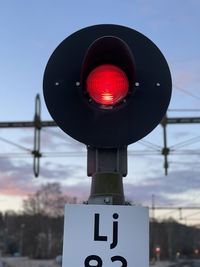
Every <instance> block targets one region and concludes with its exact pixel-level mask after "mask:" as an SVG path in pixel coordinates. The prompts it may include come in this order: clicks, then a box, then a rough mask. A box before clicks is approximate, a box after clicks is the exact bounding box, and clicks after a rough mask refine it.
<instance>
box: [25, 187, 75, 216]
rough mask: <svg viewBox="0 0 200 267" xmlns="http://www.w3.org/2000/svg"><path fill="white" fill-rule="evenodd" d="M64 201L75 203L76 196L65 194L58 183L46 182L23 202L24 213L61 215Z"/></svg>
mask: <svg viewBox="0 0 200 267" xmlns="http://www.w3.org/2000/svg"><path fill="white" fill-rule="evenodd" d="M66 203H76V198H72V197H69V196H66V195H64V194H63V193H62V191H61V186H60V184H59V183H47V184H46V185H43V186H41V189H39V190H38V191H37V192H36V193H35V194H33V195H30V196H29V197H28V198H27V199H26V200H24V202H23V208H24V213H25V214H30V215H34V214H43V215H48V216H50V217H57V216H60V215H63V212H64V205H65V204H66Z"/></svg>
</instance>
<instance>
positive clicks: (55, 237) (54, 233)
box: [0, 183, 200, 260]
mask: <svg viewBox="0 0 200 267" xmlns="http://www.w3.org/2000/svg"><path fill="white" fill-rule="evenodd" d="M65 203H76V198H72V197H69V196H65V195H64V194H63V193H62V191H61V188H60V185H59V184H58V183H51V184H50V183H49V184H46V185H43V186H42V187H41V188H40V189H39V190H38V191H37V192H36V193H35V194H33V195H31V196H29V197H28V198H27V199H26V200H25V201H24V209H23V212H22V213H20V214H18V213H15V212H12V211H7V212H5V213H4V214H3V213H0V251H1V253H2V254H3V255H14V254H17V255H22V256H29V257H32V258H40V259H43V258H54V257H56V256H57V255H60V254H62V246H63V226H64V214H63V213H64V204H65ZM158 248H159V249H158ZM199 251H200V229H199V228H197V227H192V226H186V225H184V224H180V223H177V222H176V221H173V220H166V221H162V222H158V221H155V220H154V221H152V222H151V223H150V257H151V258H158V257H159V258H160V259H171V260H174V259H176V258H178V257H181V258H198V257H199Z"/></svg>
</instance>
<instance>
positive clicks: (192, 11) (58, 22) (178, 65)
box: [0, 0, 200, 211]
mask: <svg viewBox="0 0 200 267" xmlns="http://www.w3.org/2000/svg"><path fill="white" fill-rule="evenodd" d="M199 10H200V2H199V1H198V0H190V1H188V0H185V1H183V0H176V1H172V0H169V1H163V0H151V1H149V0H125V1H122V0H115V1H114V0H101V1H94V0H85V1H81V0H73V1H69V0H65V1H64V0H59V1H53V0H43V1H39V0H34V1H33V0H30V1H26V0H8V1H3V0H0V73H1V74H0V122H4V121H31V120H33V116H34V99H35V96H36V94H37V93H39V94H40V98H41V103H42V119H43V120H51V116H50V115H49V113H48V111H47V108H46V105H45V103H44V99H43V89H42V83H43V74H44V69H45V66H46V64H47V61H48V59H49V57H50V55H51V54H52V52H53V51H54V49H55V48H56V47H57V46H58V45H59V43H60V42H61V41H63V40H64V39H65V38H66V37H67V36H69V35H70V34H72V33H73V32H75V31H77V30H80V29H82V28H84V27H87V26H91V25H95V24H118V25H123V26H127V27H130V28H133V29H135V30H137V31H139V32H141V33H142V34H144V35H146V36H147V37H148V38H149V39H151V40H152V41H153V42H154V43H155V44H156V45H157V46H158V47H159V49H160V50H161V51H162V53H163V54H164V56H165V58H166V59H167V62H168V64H169V67H170V71H171V75H172V81H173V93H172V99H171V103H170V106H169V110H168V113H167V114H168V117H189V116H196V117H198V116H199V111H198V109H199V107H200V89H199V85H200V78H199V77H200V76H199V72H200V49H199V46H200V28H199V23H200V17H199ZM193 110H195V111H193ZM167 133H168V135H167V137H168V146H169V147H172V148H174V151H173V152H171V153H170V155H169V166H170V167H169V174H168V176H165V175H164V169H163V163H164V160H163V156H162V155H161V154H159V152H158V150H159V151H160V150H161V149H162V147H163V139H162V136H163V129H162V127H161V126H160V125H159V126H158V127H157V128H156V129H155V130H154V131H153V132H152V133H151V134H149V135H148V136H147V137H145V139H144V140H143V141H142V142H138V143H137V144H132V145H130V146H129V148H128V150H129V157H128V176H127V177H126V178H124V190H125V195H126V197H127V199H129V200H131V201H132V202H134V203H139V204H142V205H149V206H151V205H152V195H154V198H155V202H156V205H158V206H162V205H164V206H169V205H170V206H190V205H191V206H194V205H195V206H198V205H199V202H200V189H199V188H200V180H199V177H200V170H199V163H200V160H199V156H198V151H199V148H200V145H199V139H200V138H199V125H197V124H193V125H191V124H190V125H168V126H167ZM41 134H42V142H41V145H42V153H43V155H47V152H48V153H49V154H48V155H49V156H48V157H45V156H44V157H42V158H41V162H40V163H41V164H40V165H41V166H40V167H41V171H40V176H39V178H37V179H36V178H34V175H33V171H32V169H33V166H32V161H33V159H32V157H31V156H30V155H28V154H27V155H25V157H22V156H23V155H22V154H23V153H24V152H25V150H23V149H20V148H19V147H17V146H16V145H15V146H14V145H11V144H8V142H5V140H4V139H6V140H7V141H11V142H13V143H15V144H18V146H19V145H20V146H22V147H24V148H26V149H29V150H32V149H33V148H32V147H33V129H0V138H1V139H0V148H1V152H0V210H1V211H5V210H8V209H13V210H21V208H22V206H21V204H22V200H23V199H24V198H25V197H27V195H28V194H32V193H34V192H35V191H36V190H37V189H38V188H39V187H40V186H41V184H45V183H48V182H59V183H61V185H62V189H63V192H64V193H66V194H68V195H70V196H76V197H78V198H79V199H87V198H88V196H89V191H90V182H91V178H89V177H87V173H86V162H87V159H86V149H85V146H84V145H83V144H80V143H79V142H77V141H75V140H73V139H72V138H71V137H69V136H67V135H66V134H64V133H63V132H62V131H61V130H59V129H56V128H49V129H47V128H44V129H42V131H41ZM193 138H194V139H193ZM198 138H199V139H198ZM190 139H193V141H196V142H193V143H192V144H191V145H187V146H183V145H184V142H185V141H187V140H190ZM3 140H4V141H3ZM189 143H190V142H189ZM177 144H179V146H178V145H177ZM186 144H187V142H186ZM181 149H182V150H181ZM147 150H148V153H147ZM183 150H184V151H183ZM137 151H140V153H136V152H137ZM156 151H157V152H156ZM61 152H63V153H64V152H67V153H65V157H56V155H58V154H59V155H60V154H61ZM71 152H73V153H71ZM183 152H184V153H183ZM11 153H12V154H13V153H22V154H21V155H20V156H15V157H13V156H12V157H11ZM56 153H57V154H56ZM178 153H179V154H178ZM155 154H156V155H155ZM175 154H176V155H175ZM177 154H178V155H177Z"/></svg>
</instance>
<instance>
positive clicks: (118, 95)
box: [86, 64, 129, 106]
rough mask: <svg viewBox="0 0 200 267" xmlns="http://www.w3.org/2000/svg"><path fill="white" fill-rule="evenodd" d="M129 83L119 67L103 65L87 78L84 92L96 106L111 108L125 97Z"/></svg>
mask: <svg viewBox="0 0 200 267" xmlns="http://www.w3.org/2000/svg"><path fill="white" fill-rule="evenodd" d="M128 89H129V82H128V78H127V76H126V74H125V72H124V71H123V70H122V69H120V68H119V67H117V66H115V65H111V64H104V65H100V66H98V67H96V68H95V69H93V70H92V71H91V72H90V74H89V75H88V77H87V81H86V90H87V92H88V94H89V96H90V97H91V98H92V99H93V100H94V101H95V102H96V103H98V104H101V105H104V106H112V105H115V104H117V103H119V102H120V101H121V100H122V99H123V98H125V97H126V95H127V93H128Z"/></svg>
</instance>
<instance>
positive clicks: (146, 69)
mask: <svg viewBox="0 0 200 267" xmlns="http://www.w3.org/2000/svg"><path fill="white" fill-rule="evenodd" d="M171 86H172V85H171V75H170V71H169V67H168V64H167V62H166V60H165V58H164V56H163V55H162V53H161V52H160V50H159V49H158V48H157V46H156V45H155V44H154V43H153V42H152V41H150V40H149V39H148V38H147V37H145V36H144V35H142V34H141V33H139V32H137V31H135V30H133V29H130V28H127V27H123V26H119V25H107V24H105V25H96V26H91V27H88V28H84V29H82V30H80V31H77V32H75V33H74V34H72V35H70V36H69V37H67V38H66V39H65V40H64V41H63V42H62V43H61V44H60V45H59V46H58V47H57V48H56V49H55V51H54V52H53V54H52V55H51V57H50V59H49V61H48V63H47V66H46V69H45V73H44V81H43V88H44V98H45V101H46V105H47V108H48V110H49V112H50V114H51V115H52V117H53V119H54V120H55V122H56V123H57V125H58V126H59V127H60V128H61V129H62V130H63V131H64V132H65V133H67V134H68V135H70V136H71V137H73V138H74V139H76V140H78V141H80V142H82V143H84V144H86V145H87V148H88V176H92V178H93V179H92V187H91V195H90V198H89V202H90V203H104V204H105V203H107V204H124V203H125V202H124V193H123V183H122V177H123V176H126V174H127V146H128V145H129V144H131V143H134V142H136V141H138V140H139V139H141V138H143V137H144V136H146V135H147V134H148V133H150V132H151V131H152V130H153V129H154V128H155V127H156V126H157V125H158V124H159V123H160V121H161V119H162V118H163V116H164V115H165V113H166V110H167V107H168V104H169V101H170V97H171ZM108 178H109V179H108Z"/></svg>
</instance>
